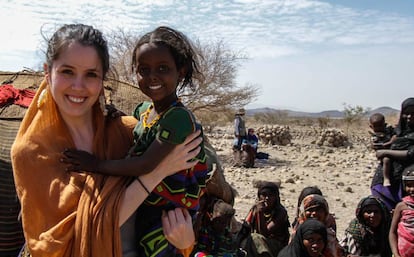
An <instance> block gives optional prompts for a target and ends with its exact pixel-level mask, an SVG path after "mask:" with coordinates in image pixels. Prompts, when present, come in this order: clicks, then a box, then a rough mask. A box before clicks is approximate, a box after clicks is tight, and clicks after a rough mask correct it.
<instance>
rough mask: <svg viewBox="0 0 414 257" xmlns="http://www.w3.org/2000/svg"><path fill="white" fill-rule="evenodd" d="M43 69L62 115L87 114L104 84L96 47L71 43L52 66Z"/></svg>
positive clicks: (87, 116) (90, 111) (81, 115)
mask: <svg viewBox="0 0 414 257" xmlns="http://www.w3.org/2000/svg"><path fill="white" fill-rule="evenodd" d="M48 68H50V69H48ZM45 70H46V78H47V80H48V83H49V86H50V89H51V93H52V96H53V99H54V100H55V102H56V104H57V106H58V109H59V111H60V113H61V115H62V116H63V117H64V119H69V120H70V119H79V118H85V117H86V118H89V117H90V115H92V106H93V105H94V103H95V102H96V101H97V100H98V98H99V95H100V93H101V90H102V87H103V71H102V63H101V60H100V58H99V56H98V54H97V52H96V50H95V49H94V48H93V47H91V46H83V45H81V44H79V43H71V44H69V45H68V47H67V48H66V49H65V50H63V51H62V52H61V53H60V54H59V57H58V59H56V60H55V61H54V62H53V64H52V67H47V66H45Z"/></svg>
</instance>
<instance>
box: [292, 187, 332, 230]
mask: <svg viewBox="0 0 414 257" xmlns="http://www.w3.org/2000/svg"><path fill="white" fill-rule="evenodd" d="M315 207H319V208H321V209H323V210H324V211H325V213H326V218H328V217H329V206H328V202H327V201H326V199H325V197H323V196H321V195H308V196H306V197H305V198H303V200H302V203H301V204H300V207H299V218H298V221H299V223H303V222H304V221H305V220H306V211H307V210H309V209H312V208H315ZM322 222H324V224H325V225H326V226H328V225H329V224H327V219H326V220H324V221H322Z"/></svg>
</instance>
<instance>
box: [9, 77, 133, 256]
mask: <svg viewBox="0 0 414 257" xmlns="http://www.w3.org/2000/svg"><path fill="white" fill-rule="evenodd" d="M41 92H45V93H41ZM40 95H42V96H40ZM93 113H94V121H93V122H94V126H95V132H96V133H95V137H94V141H93V142H94V145H93V149H94V154H95V155H96V156H98V157H99V158H101V159H121V158H123V157H124V156H126V153H127V151H128V149H129V147H130V145H131V143H132V129H133V127H134V125H135V123H136V120H135V119H134V118H132V117H121V118H118V119H111V120H109V119H105V117H104V116H103V114H102V111H101V110H100V108H99V104H98V103H96V104H95V105H94V107H93ZM74 147H75V146H74V143H73V140H72V138H71V136H70V134H69V131H68V128H67V127H66V125H65V123H64V121H63V119H62V118H61V116H60V114H59V111H58V109H57V106H56V103H55V101H54V100H53V98H52V96H51V94H50V90H49V86H48V85H47V82H46V80H44V81H43V82H42V84H41V85H40V87H39V89H38V91H37V93H36V96H35V98H34V99H33V102H32V104H31V105H30V106H29V109H28V110H27V112H26V115H25V117H24V119H23V121H22V123H21V126H20V129H19V132H18V133H17V136H16V139H15V142H14V144H13V146H12V149H11V157H12V165H13V172H14V178H15V184H16V191H17V194H18V196H19V199H20V201H21V205H22V222H23V229H24V234H25V238H26V242H27V245H28V247H29V250H30V252H31V254H32V256H34V257H37V256H48V257H50V256H56V257H69V256H76V257H82V256H88V257H95V256H99V257H102V256H121V245H120V232H119V225H118V214H119V204H120V199H121V197H122V195H123V193H124V191H125V188H126V186H127V184H128V182H129V179H128V178H123V177H111V176H104V175H99V174H85V173H75V172H66V171H65V165H64V164H62V163H61V162H60V158H61V156H62V155H61V153H62V152H63V150H64V149H65V148H74Z"/></svg>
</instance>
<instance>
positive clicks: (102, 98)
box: [99, 94, 108, 116]
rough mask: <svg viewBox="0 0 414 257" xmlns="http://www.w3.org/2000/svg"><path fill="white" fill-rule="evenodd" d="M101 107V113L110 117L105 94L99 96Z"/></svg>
mask: <svg viewBox="0 0 414 257" xmlns="http://www.w3.org/2000/svg"><path fill="white" fill-rule="evenodd" d="M99 107H100V108H101V111H102V113H103V115H104V116H106V115H108V109H106V101H105V96H104V95H103V94H102V95H100V96H99Z"/></svg>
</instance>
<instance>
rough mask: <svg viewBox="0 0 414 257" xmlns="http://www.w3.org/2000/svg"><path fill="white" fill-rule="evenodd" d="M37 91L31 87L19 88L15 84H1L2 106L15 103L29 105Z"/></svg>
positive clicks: (0, 104) (0, 99)
mask: <svg viewBox="0 0 414 257" xmlns="http://www.w3.org/2000/svg"><path fill="white" fill-rule="evenodd" d="M35 93H36V92H35V91H34V90H30V89H17V88H14V87H13V85H10V84H5V85H2V86H0V107H3V106H5V105H6V104H9V103H13V104H17V105H20V106H23V107H29V105H30V103H31V102H32V100H33V97H34V96H35Z"/></svg>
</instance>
